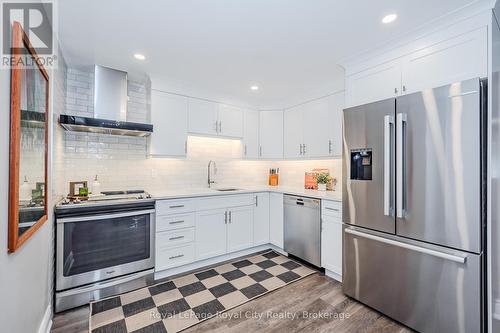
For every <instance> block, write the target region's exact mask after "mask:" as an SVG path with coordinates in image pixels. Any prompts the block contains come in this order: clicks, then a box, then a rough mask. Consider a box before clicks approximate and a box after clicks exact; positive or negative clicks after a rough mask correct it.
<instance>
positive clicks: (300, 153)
mask: <svg viewBox="0 0 500 333" xmlns="http://www.w3.org/2000/svg"><path fill="white" fill-rule="evenodd" d="M299 147H300V152H299V155H301V156H302V143H301V144H300V145H299Z"/></svg>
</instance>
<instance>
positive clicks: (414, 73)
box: [402, 27, 488, 93]
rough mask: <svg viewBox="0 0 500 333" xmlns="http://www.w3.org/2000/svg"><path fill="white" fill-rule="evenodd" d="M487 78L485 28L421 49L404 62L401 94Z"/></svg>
mask: <svg viewBox="0 0 500 333" xmlns="http://www.w3.org/2000/svg"><path fill="white" fill-rule="evenodd" d="M487 75H488V41H487V28H486V27H482V28H479V29H476V30H474V31H471V32H469V33H466V34H463V35H460V36H457V37H455V38H451V39H448V40H445V41H444V42H441V43H438V44H435V45H432V46H429V47H426V48H423V49H421V50H418V51H416V52H413V53H411V54H410V55H408V56H407V57H405V58H404V61H403V70H402V83H403V87H402V88H403V93H412V92H416V91H420V90H422V89H425V88H433V87H439V86H442V85H446V84H449V83H453V82H457V81H462V80H467V79H471V78H474V77H486V76H487Z"/></svg>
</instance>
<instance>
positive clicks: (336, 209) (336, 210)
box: [325, 207, 339, 212]
mask: <svg viewBox="0 0 500 333" xmlns="http://www.w3.org/2000/svg"><path fill="white" fill-rule="evenodd" d="M325 209H327V210H333V211H335V212H338V211H339V209H338V208H331V207H325Z"/></svg>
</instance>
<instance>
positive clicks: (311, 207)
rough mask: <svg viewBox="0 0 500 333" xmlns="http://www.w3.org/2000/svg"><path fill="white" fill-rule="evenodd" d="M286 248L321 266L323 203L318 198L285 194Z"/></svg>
mask: <svg viewBox="0 0 500 333" xmlns="http://www.w3.org/2000/svg"><path fill="white" fill-rule="evenodd" d="M283 204H284V209H285V244H284V245H285V248H284V250H285V251H286V252H288V253H289V254H292V255H294V256H296V257H298V258H300V259H303V260H305V261H307V262H309V263H311V264H313V265H314V266H317V267H320V266H321V209H320V207H321V203H320V200H318V199H312V198H306V197H299V196H294V195H284V196H283Z"/></svg>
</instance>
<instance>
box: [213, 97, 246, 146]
mask: <svg viewBox="0 0 500 333" xmlns="http://www.w3.org/2000/svg"><path fill="white" fill-rule="evenodd" d="M218 120H219V135H222V136H227V137H233V138H242V137H243V110H241V109H239V108H237V107H234V106H229V105H224V104H219V117H218Z"/></svg>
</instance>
